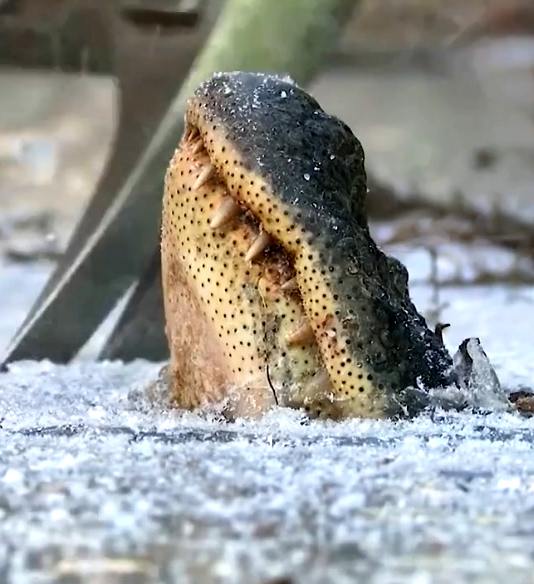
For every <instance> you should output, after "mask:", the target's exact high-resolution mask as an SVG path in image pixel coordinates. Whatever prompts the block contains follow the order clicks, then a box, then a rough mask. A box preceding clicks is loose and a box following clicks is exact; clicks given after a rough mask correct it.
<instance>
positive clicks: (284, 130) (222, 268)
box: [161, 73, 451, 418]
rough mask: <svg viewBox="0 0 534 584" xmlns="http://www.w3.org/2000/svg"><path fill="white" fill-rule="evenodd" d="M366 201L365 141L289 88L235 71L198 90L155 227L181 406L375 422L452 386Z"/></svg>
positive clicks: (172, 377)
mask: <svg viewBox="0 0 534 584" xmlns="http://www.w3.org/2000/svg"><path fill="white" fill-rule="evenodd" d="M366 192H367V188H366V177H365V171H364V153H363V149H362V147H361V145H360V143H359V141H358V140H357V139H356V138H355V136H354V135H353V134H352V132H351V130H350V129H349V128H348V127H347V126H346V125H345V124H343V123H342V122H341V121H340V120H338V119H336V118H335V117H333V116H330V115H328V114H326V113H325V112H324V111H323V110H322V109H321V108H320V106H319V105H318V103H317V102H316V101H315V100H314V99H313V98H312V97H311V96H309V95H308V94H307V93H305V92H304V91H303V90H302V89H300V88H298V87H297V86H296V85H294V84H293V83H292V82H290V81H288V80H287V79H283V78H280V77H276V76H270V75H262V74H254V73H232V74H221V75H216V76H214V77H213V78H212V79H210V80H208V81H207V82H205V83H204V84H203V85H202V86H201V87H200V88H199V89H198V90H197V92H196V93H195V95H194V96H193V97H192V98H191V99H190V101H189V103H188V107H187V113H186V130H185V133H184V136H183V137H182V140H181V142H180V144H179V146H178V148H177V150H176V152H175V154H174V157H173V159H172V160H171V163H170V165H169V168H168V172H167V175H166V180H165V194H164V203H163V219H162V241H161V253H162V269H163V290H164V300H165V314H166V332H167V337H168V341H169V347H170V352H171V361H170V365H169V383H170V389H171V392H172V396H173V398H174V400H175V401H176V403H177V404H178V405H180V406H182V407H186V408H194V407H197V406H201V405H204V404H208V403H214V402H223V403H224V404H225V405H226V408H227V409H228V411H230V412H231V413H233V414H236V415H243V414H245V415H249V414H254V413H258V412H262V411H264V410H265V409H267V408H268V407H270V406H271V405H272V404H273V403H275V402H276V403H279V404H281V405H287V406H292V407H302V408H305V409H306V410H307V411H308V412H309V413H310V414H312V415H314V416H321V417H331V418H343V417H349V416H363V417H384V416H391V415H397V414H399V413H402V412H409V413H411V412H414V411H415V410H416V409H417V407H418V405H417V404H416V403H415V402H413V403H412V398H411V397H410V396H411V395H412V392H410V391H406V390H408V389H410V388H415V389H423V390H424V388H426V387H439V386H443V385H446V384H447V383H449V381H450V368H451V358H450V356H449V354H448V353H447V351H446V349H445V348H444V346H443V343H442V341H441V339H440V338H439V337H438V336H436V335H435V334H434V332H432V331H431V330H429V329H428V327H427V326H426V323H425V321H424V319H423V317H422V316H421V315H420V314H419V313H418V312H417V310H416V308H415V307H414V305H413V303H412V302H411V300H410V297H409V293H408V283H407V282H408V278H407V273H406V270H405V268H404V267H403V266H402V265H401V264H400V263H399V262H398V261H397V260H395V259H393V258H390V257H388V256H386V255H385V254H384V253H383V252H382V251H381V250H380V249H379V248H378V247H377V246H376V244H375V243H374V241H373V240H372V238H371V236H370V234H369V229H368V225H367V219H366V214H365V199H366Z"/></svg>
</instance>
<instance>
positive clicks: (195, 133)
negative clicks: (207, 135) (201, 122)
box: [186, 127, 200, 142]
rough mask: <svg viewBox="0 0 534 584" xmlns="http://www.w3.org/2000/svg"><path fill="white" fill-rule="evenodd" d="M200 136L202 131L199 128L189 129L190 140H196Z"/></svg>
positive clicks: (188, 138)
mask: <svg viewBox="0 0 534 584" xmlns="http://www.w3.org/2000/svg"><path fill="white" fill-rule="evenodd" d="M199 136H200V132H199V131H198V128H195V127H193V128H191V129H190V130H189V132H188V133H187V138H186V140H187V141H188V142H193V141H194V140H196V139H197V138H198V137H199Z"/></svg>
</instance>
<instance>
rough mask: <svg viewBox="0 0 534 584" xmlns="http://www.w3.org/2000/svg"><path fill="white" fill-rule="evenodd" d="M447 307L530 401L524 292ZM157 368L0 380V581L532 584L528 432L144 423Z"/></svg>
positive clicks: (280, 421) (432, 425)
mask: <svg viewBox="0 0 534 584" xmlns="http://www.w3.org/2000/svg"><path fill="white" fill-rule="evenodd" d="M413 295H414V298H415V300H416V302H417V304H418V306H419V307H420V308H421V309H422V310H425V309H427V308H429V307H430V306H431V291H430V290H429V289H428V287H427V286H416V287H414V288H413ZM440 300H441V301H442V302H443V303H444V304H445V308H444V311H443V314H442V315H441V316H442V319H443V320H444V321H447V322H452V323H453V327H451V329H450V330H449V331H448V332H447V335H448V341H449V342H450V345H451V349H454V348H455V346H456V345H457V344H458V343H459V342H460V341H461V340H462V339H463V338H464V337H465V336H475V335H477V336H480V337H481V339H482V343H483V345H484V348H485V349H486V352H487V353H488V354H489V356H490V358H491V360H492V362H493V364H494V365H495V366H496V369H497V372H498V374H499V376H500V378H501V380H502V381H503V383H504V385H505V387H506V388H507V389H508V390H511V389H517V388H524V387H532V378H533V376H534V362H533V360H532V350H531V341H532V330H531V325H530V324H529V320H530V319H529V318H526V316H527V315H529V314H530V313H531V312H532V306H533V303H534V290H533V289H532V287H527V286H523V287H515V288H514V287H510V286H486V287H468V288H449V289H444V290H442V294H441V299H440ZM158 369H159V367H158V366H156V365H152V364H148V363H144V362H135V363H132V364H130V365H122V364H120V363H103V364H98V365H95V364H94V363H89V362H85V363H84V362H82V363H78V364H75V365H71V366H68V367H60V366H54V365H51V364H49V363H20V364H15V365H13V366H12V367H11V369H10V371H9V372H8V373H6V374H3V375H0V417H1V428H0V440H1V444H2V447H1V449H0V581H6V582H13V583H21V582H24V583H26V582H64V583H71V582H99V583H101V582H106V583H108V582H111V583H114V582H128V583H130V582H133V583H137V582H139V583H145V582H202V583H204V582H206V583H210V582H246V583H256V582H258V583H264V582H265V583H266V582H274V581H276V582H286V581H288V582H289V581H291V582H306V583H308V582H312V583H313V582H317V583H319V582H321V583H323V582H335V583H342V582H354V581H365V582H380V583H382V582H391V583H401V582H417V583H426V582H462V581H466V582H467V581H469V582H502V581H504V580H505V579H506V581H507V582H531V581H532V574H533V570H534V452H533V440H534V426H533V422H532V421H531V420H530V419H527V418H523V417H520V416H519V415H516V414H510V413H500V414H496V413H494V414H489V415H482V414H475V413H467V412H464V413H454V414H450V413H445V412H440V411H437V412H434V413H433V415H430V414H428V415H424V416H421V417H419V418H417V419H415V420H413V421H402V422H389V421H361V420H354V421H347V422H344V423H327V422H317V421H313V422H308V421H306V420H305V418H303V417H302V416H301V415H300V414H299V412H294V411H288V410H286V411H282V410H277V411H273V412H271V413H270V414H269V415H267V416H266V417H265V418H264V419H262V420H261V421H257V422H251V421H239V422H236V423H233V424H228V423H224V422H222V421H220V420H217V419H215V418H210V417H209V416H208V415H204V416H201V415H193V414H181V413H178V412H172V411H168V410H166V409H165V408H163V407H161V406H157V405H155V404H151V403H150V402H149V401H148V400H147V399H146V398H145V397H144V396H145V394H144V393H143V392H142V391H141V389H142V388H143V387H145V386H146V385H147V384H148V383H149V382H150V381H151V380H152V379H154V378H155V377H156V375H157V372H158Z"/></svg>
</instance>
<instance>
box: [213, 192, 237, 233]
mask: <svg viewBox="0 0 534 584" xmlns="http://www.w3.org/2000/svg"><path fill="white" fill-rule="evenodd" d="M240 213H241V207H240V206H239V205H238V204H237V203H236V202H235V201H234V199H232V197H224V198H223V200H222V203H221V204H220V205H219V208H218V209H217V211H215V213H214V214H213V216H212V218H211V220H210V227H211V228H212V229H217V227H220V226H221V225H224V224H225V223H228V221H230V220H231V219H233V218H234V217H237V216H238V215H239V214H240Z"/></svg>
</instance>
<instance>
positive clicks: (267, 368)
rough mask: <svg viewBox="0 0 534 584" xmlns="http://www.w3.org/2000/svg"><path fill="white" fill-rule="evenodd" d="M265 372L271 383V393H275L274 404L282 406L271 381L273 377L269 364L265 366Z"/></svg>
mask: <svg viewBox="0 0 534 584" xmlns="http://www.w3.org/2000/svg"><path fill="white" fill-rule="evenodd" d="M265 371H266V373H267V382H268V383H269V387H270V388H271V391H272V392H273V397H274V403H275V404H276V405H277V406H278V405H280V404H279V403H278V397H277V396H276V391H275V389H274V385H273V382H272V381H271V376H270V374H269V364H268V363H267V365H266V366H265Z"/></svg>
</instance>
